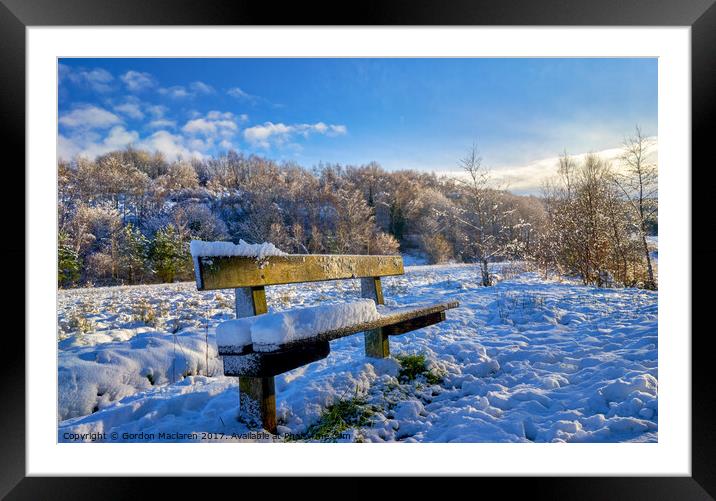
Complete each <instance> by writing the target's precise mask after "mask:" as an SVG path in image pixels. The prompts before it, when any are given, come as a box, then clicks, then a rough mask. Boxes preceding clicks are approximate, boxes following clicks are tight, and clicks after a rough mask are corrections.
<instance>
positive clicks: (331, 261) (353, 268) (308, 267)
mask: <svg viewBox="0 0 716 501" xmlns="http://www.w3.org/2000/svg"><path fill="white" fill-rule="evenodd" d="M194 266H196V267H198V269H197V270H195V271H196V274H195V275H196V286H197V289H198V290H213V289H234V288H239V287H259V286H266V285H279V284H293V283H302V282H320V281H324V280H341V279H348V278H364V277H384V276H391V275H402V274H403V272H404V270H403V258H402V257H401V256H338V255H335V256H334V255H327V254H292V255H288V256H269V257H266V258H264V259H260V260H259V259H256V258H253V257H240V256H220V257H219V256H217V257H198V258H196V259H195V261H194Z"/></svg>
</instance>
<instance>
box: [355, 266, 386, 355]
mask: <svg viewBox="0 0 716 501" xmlns="http://www.w3.org/2000/svg"><path fill="white" fill-rule="evenodd" d="M360 292H361V297H364V298H367V299H373V300H374V301H375V302H376V304H385V300H384V298H383V285H382V284H381V283H380V277H368V278H362V279H361V281H360ZM363 339H364V341H365V344H364V346H365V356H366V357H372V358H388V357H389V356H390V342H389V341H388V336H386V335H385V334H384V333H383V329H382V328H381V327H378V328H377V329H371V330H368V331H365V332H364V333H363Z"/></svg>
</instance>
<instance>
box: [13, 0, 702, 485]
mask: <svg viewBox="0 0 716 501" xmlns="http://www.w3.org/2000/svg"><path fill="white" fill-rule="evenodd" d="M714 2H715V0H692V1H685V0H628V1H627V0H600V1H589V0H569V1H566V0H453V1H451V2H446V1H442V2H440V1H437V0H390V1H382V2H380V3H378V2H371V1H368V0H365V1H364V2H360V3H351V4H342V5H341V4H337V3H335V2H331V3H329V2H324V1H314V2H311V3H306V2H294V3H286V5H281V6H280V8H278V7H277V6H276V5H274V4H273V3H272V2H263V3H262V2H256V1H253V2H252V1H246V0H233V1H231V0H213V1H209V0H206V1H204V2H199V1H194V0H123V1H121V2H118V1H115V0H54V1H53V0H0V40H1V43H0V53H1V54H2V58H1V59H0V60H1V61H2V65H0V72H2V74H3V78H2V84H1V85H0V117H2V120H0V127H2V130H3V136H2V137H3V138H4V141H3V143H4V144H5V149H6V156H5V159H6V161H7V163H6V164H5V165H6V166H12V168H9V167H6V169H5V170H6V172H5V173H4V174H6V175H9V176H14V177H15V178H14V179H12V180H11V182H12V183H13V184H12V186H21V185H22V186H26V185H25V175H24V169H23V168H21V167H20V166H24V165H25V83H26V82H25V56H26V53H25V51H26V47H25V44H26V38H25V29H26V28H27V27H31V26H70V25H71V26H90V25H125V26H134V25H189V26H200V25H283V24H288V25H341V26H342V25H452V26H458V25H503V26H527V25H550V26H558V25H574V26H599V25H607V26H610V25H611V26H690V27H691V40H692V53H691V58H692V59H691V71H692V75H691V76H692V110H691V111H692V165H698V166H699V168H698V169H691V170H690V174H691V176H694V175H695V174H696V173H699V177H700V178H702V177H703V175H704V174H705V173H706V172H708V171H711V170H712V169H711V168H710V165H709V163H708V160H710V157H711V151H710V149H711V148H710V143H712V142H713V140H712V139H711V137H710V136H711V133H710V130H711V127H709V126H710V125H711V123H710V122H711V121H712V120H713V119H714V117H716V6H715V5H714ZM339 7H340V8H339ZM8 159H9V161H8ZM7 171H11V172H7ZM684 175H689V166H684ZM8 186H10V185H8ZM707 190H708V191H707ZM13 191H15V192H16V193H17V194H19V193H22V192H20V190H13ZM709 191H710V186H709V183H708V182H704V180H703V179H701V180H700V182H699V183H693V180H692V216H693V220H692V230H693V229H694V228H700V227H703V228H706V229H707V232H706V233H707V234H711V235H712V234H713V233H714V232H713V231H710V230H714V229H716V223H714V222H713V220H714V218H713V217H712V216H709V215H708V207H707V205H706V204H707V203H708V201H709V196H708V195H709ZM18 198H20V199H18ZM21 198H22V195H20V197H16V196H5V197H3V205H5V207H4V208H5V214H8V215H9V216H7V218H8V219H11V221H10V222H9V223H8V224H10V228H9V229H8V231H9V232H10V234H11V235H14V237H13V238H8V242H7V243H6V244H5V245H3V246H2V249H3V250H2V253H3V256H2V257H3V262H4V263H19V262H21V261H23V260H25V245H24V238H19V235H24V234H25V221H24V219H23V220H21V219H20V218H19V217H17V215H16V214H17V211H18V206H19V204H21V203H22V199H21ZM23 206H24V205H23ZM701 234H703V232H702V233H701ZM692 235H695V233H694V232H693V231H692ZM715 245H716V244H713V243H708V241H706V240H705V239H703V238H702V240H701V241H700V242H699V244H698V245H695V243H693V242H692V247H691V249H692V254H691V255H692V262H693V263H696V262H699V261H700V260H704V259H710V258H713V257H714V256H715V255H716V252H715V251H716V246H715ZM27 266H31V263H28V262H27V261H25V267H27ZM4 268H5V270H6V271H5V273H4V275H5V280H6V284H7V286H8V288H7V290H8V291H9V290H12V291H13V293H12V297H9V298H8V300H9V302H7V303H5V308H6V311H12V312H19V311H21V309H22V310H23V311H26V310H25V308H24V306H25V302H24V301H25V295H24V294H20V293H19V292H17V289H18V287H17V284H20V283H23V284H24V283H25V282H24V270H21V269H20V267H19V266H7V265H6V266H5V267H4ZM692 284H693V282H692ZM693 287H694V286H693V285H692V303H691V304H692V311H693V313H700V312H701V313H700V315H703V312H705V311H708V304H707V303H706V301H708V300H709V297H708V296H707V295H706V294H702V295H699V294H697V293H696V292H697V291H696V288H693ZM23 291H24V286H23ZM21 298H22V299H21ZM28 299H29V300H31V298H28ZM13 302H14V303H17V304H13ZM21 302H22V304H20V303H21ZM662 307H665V308H668V307H669V305H663V306H662ZM48 314H50V312H48ZM52 314H54V312H52ZM13 315H14V316H15V317H17V318H18V319H19V315H18V314H17V313H13ZM693 320H695V317H694V316H693V315H692V325H693V328H692V332H691V333H689V332H684V333H682V334H683V335H684V336H688V335H689V334H691V336H692V337H691V346H692V368H691V369H692V374H691V377H692V395H691V401H692V409H691V411H692V443H691V452H692V476H691V477H664V478H655V477H646V478H634V477H618V478H593V477H588V478H541V479H536V478H531V479H526V480H523V481H520V483H524V482H525V481H526V482H529V483H531V484H538V488H532V489H531V490H530V497H538V498H540V497H549V498H563V497H564V498H577V499H603V498H608V499H713V498H714V496H716V447H714V444H715V443H716V431H715V430H714V423H715V422H716V421H715V420H714V418H713V416H714V412H715V411H716V408H715V407H716V406H715V405H714V402H716V398H715V397H714V395H716V391H714V390H713V389H711V388H710V387H711V377H710V375H711V374H710V372H711V365H712V364H711V363H710V357H711V351H710V350H709V349H708V339H709V336H710V335H711V332H712V329H709V328H706V329H696V328H695V326H696V325H697V324H695V323H693ZM17 323H18V324H22V321H20V322H17ZM20 327H21V325H18V329H11V330H10V331H8V332H5V333H4V335H5V337H6V339H8V341H7V344H6V345H5V346H6V350H7V352H6V353H5V354H4V356H3V368H4V371H3V372H4V374H3V383H2V390H0V391H1V392H2V398H1V400H0V433H2V442H1V444H2V445H0V449H1V453H0V458H1V461H0V496H3V497H4V496H7V499H25V498H31V499H81V498H85V497H90V496H93V497H94V496H97V495H101V497H103V498H106V497H120V498H125V497H130V496H137V495H140V497H141V493H143V492H144V490H143V489H142V487H144V486H142V487H140V486H138V485H137V483H139V482H141V481H142V480H141V479H133V480H123V479H118V478H98V477H93V478H77V477H75V478H57V477H26V475H25V459H26V453H25V440H26V432H27V433H32V430H26V429H25V343H24V340H23V338H22V336H20V335H19V332H20V330H19V329H20ZM23 331H24V327H23ZM487 481H490V480H487V479H484V480H480V482H487ZM514 481H515V479H513V480H509V481H508V482H509V485H510V486H511V487H510V490H512V488H513V487H514V486H516V485H517V484H514V483H513V482H514ZM153 482H154V481H153ZM491 482H495V483H500V484H501V485H502V488H503V489H504V488H505V480H504V479H502V480H500V479H496V480H491ZM186 484H187V482H186V481H184V482H180V481H178V479H172V481H171V486H173V487H179V488H181V489H185V488H186ZM483 485H484V484H483ZM167 487H169V486H167ZM211 489H212V491H213V492H216V491H215V489H216V487H215V486H214V485H212V486H211ZM167 493H168V491H165V492H164V494H167Z"/></svg>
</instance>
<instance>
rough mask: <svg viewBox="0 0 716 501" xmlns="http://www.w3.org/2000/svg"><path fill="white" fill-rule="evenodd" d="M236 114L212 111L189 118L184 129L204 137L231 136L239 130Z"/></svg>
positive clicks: (191, 133)
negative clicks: (235, 119)
mask: <svg viewBox="0 0 716 501" xmlns="http://www.w3.org/2000/svg"><path fill="white" fill-rule="evenodd" d="M238 129H239V128H238V126H237V125H236V122H235V121H234V114H233V113H230V112H220V111H210V112H209V113H207V114H206V117H201V118H194V119H192V120H189V121H188V122H187V123H186V124H185V125H184V127H182V131H184V132H185V133H187V134H190V135H193V136H195V135H199V136H204V137H210V136H217V135H218V136H221V137H224V138H229V137H231V136H233V135H234V134H235V133H236V132H237V131H238Z"/></svg>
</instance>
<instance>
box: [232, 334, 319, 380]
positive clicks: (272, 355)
mask: <svg viewBox="0 0 716 501" xmlns="http://www.w3.org/2000/svg"><path fill="white" fill-rule="evenodd" d="M330 352H331V346H330V344H329V343H328V341H322V342H318V343H305V344H304V345H302V346H298V347H296V348H294V349H291V350H283V351H270V352H266V353H257V352H252V353H247V354H241V355H239V354H237V355H223V356H222V359H223V360H224V375H226V376H241V377H242V378H266V377H271V378H272V379H273V376H278V375H279V374H283V373H284V372H288V371H290V370H293V369H296V368H298V367H303V366H304V365H306V364H310V363H311V362H316V361H318V360H322V359H324V358H326V357H327V356H328V354H329V353H330Z"/></svg>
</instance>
